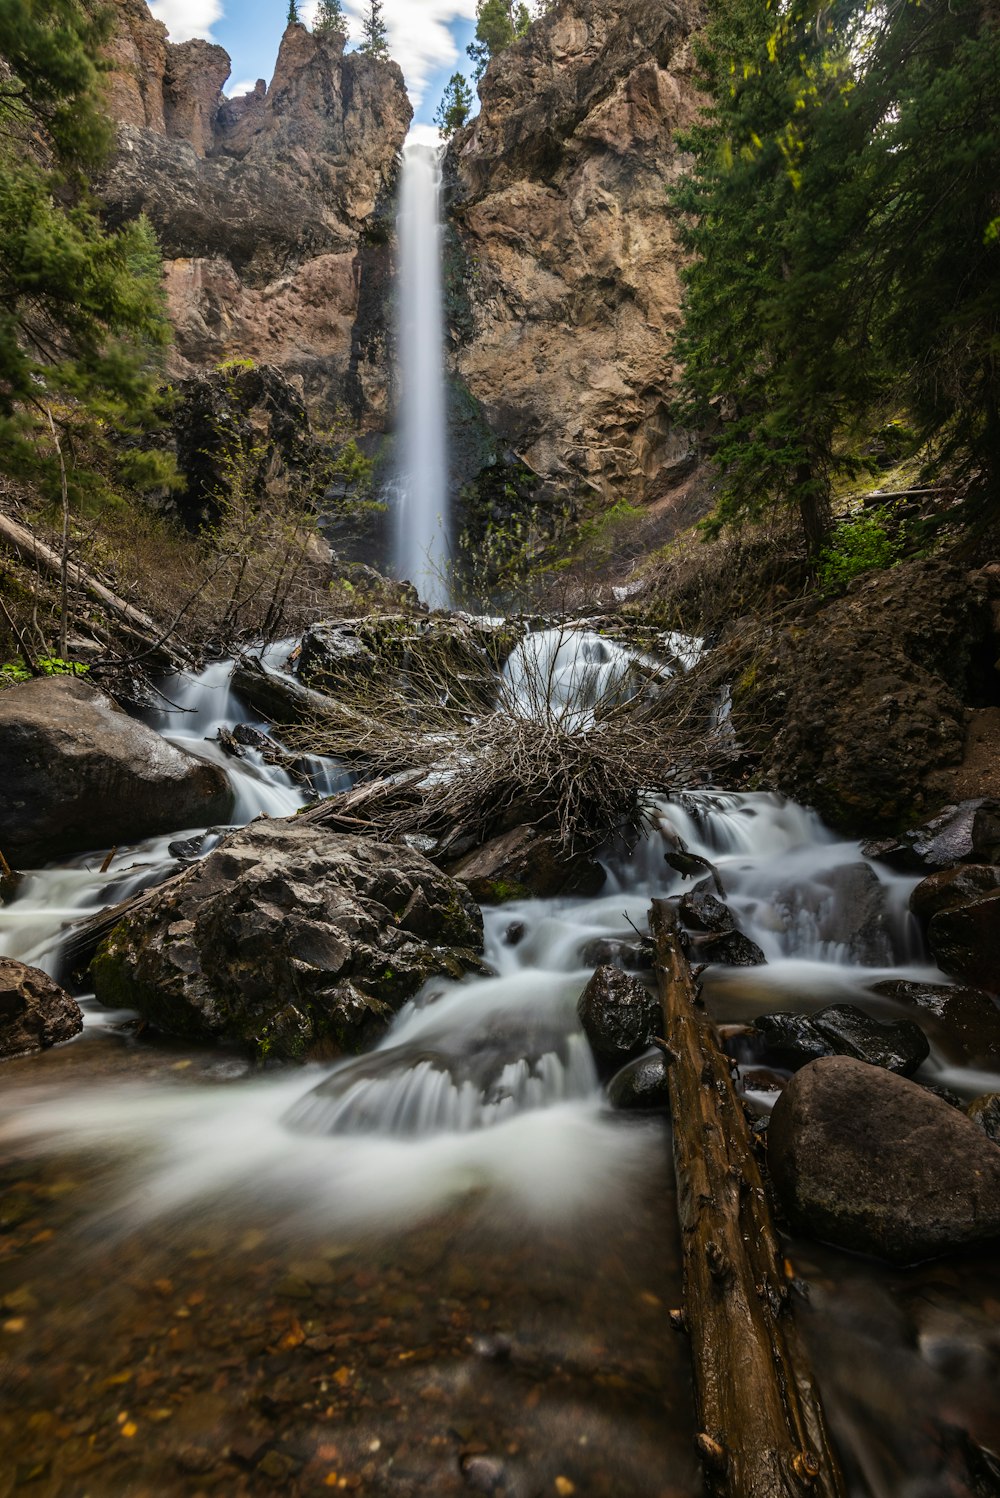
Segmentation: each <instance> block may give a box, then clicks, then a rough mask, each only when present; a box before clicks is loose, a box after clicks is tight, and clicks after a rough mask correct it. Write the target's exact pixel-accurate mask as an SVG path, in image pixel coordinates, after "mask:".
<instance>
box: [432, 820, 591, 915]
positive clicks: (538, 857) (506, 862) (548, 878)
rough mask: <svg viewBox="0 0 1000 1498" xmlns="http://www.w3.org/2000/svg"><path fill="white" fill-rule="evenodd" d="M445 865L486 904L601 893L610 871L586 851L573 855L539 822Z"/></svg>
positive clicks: (501, 834)
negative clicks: (538, 826) (605, 870)
mask: <svg viewBox="0 0 1000 1498" xmlns="http://www.w3.org/2000/svg"><path fill="white" fill-rule="evenodd" d="M445 867H446V868H447V870H448V873H449V874H451V876H452V878H454V879H460V880H461V881H462V883H463V884H465V885H466V886H467V887H468V889H469V891H470V893H471V895H472V897H473V899H475V900H478V902H479V904H480V905H506V904H507V903H508V902H509V901H511V900H526V899H528V898H529V897H531V896H534V897H535V898H537V899H542V900H547V899H554V898H555V897H556V896H558V895H596V894H597V893H598V891H599V890H600V889H601V888H602V886H603V884H604V881H605V878H606V875H605V872H604V870H603V869H602V867H601V865H600V864H599V863H596V862H595V860H594V859H592V858H590V857H589V856H588V855H587V854H585V853H578V854H573V855H570V856H567V854H565V853H564V852H563V851H562V849H561V848H560V846H559V842H558V839H557V838H555V837H553V836H552V835H551V834H549V833H545V832H540V831H539V830H538V829H537V828H536V827H513V828H511V830H510V831H509V832H501V833H500V834H499V835H498V836H497V837H493V838H490V840H489V841H488V842H486V843H483V844H482V846H481V847H479V848H474V849H473V850H472V852H471V853H467V854H466V855H465V856H464V857H462V858H459V859H457V860H456V861H454V862H446V863H445Z"/></svg>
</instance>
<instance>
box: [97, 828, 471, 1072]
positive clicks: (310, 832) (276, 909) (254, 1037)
mask: <svg viewBox="0 0 1000 1498" xmlns="http://www.w3.org/2000/svg"><path fill="white" fill-rule="evenodd" d="M481 946H482V916H481V914H480V912H479V909H478V907H477V906H476V905H475V904H474V903H473V901H472V900H471V899H470V897H469V895H468V893H467V891H466V890H464V889H463V888H462V886H461V885H459V884H457V883H456V882H455V881H453V880H451V879H449V878H448V877H447V875H445V874H442V873H441V871H440V870H439V869H436V868H435V867H434V865H433V864H431V863H429V862H428V860H427V859H425V858H424V857H423V855H422V854H420V853H417V852H414V851H413V850H412V849H410V848H407V847H405V846H400V845H395V844H394V845H392V846H389V845H385V844H381V843H377V842H373V841H370V840H369V839H367V838H357V837H347V836H344V835H342V834H339V833H335V832H331V831H330V830H329V829H327V828H324V827H322V826H318V825H315V824H312V825H310V824H308V823H306V822H303V821H287V822H285V821H269V820H267V819H266V818H265V819H261V820H259V821H257V822H254V823H251V825H250V826H249V827H246V828H244V829H243V830H242V831H240V832H236V833H233V834H231V835H230V836H229V837H227V838H226V839H225V840H224V841H223V842H222V843H221V845H220V846H219V847H218V848H217V849H215V851H214V852H212V853H210V854H209V855H208V857H207V858H205V859H204V860H202V861H201V862H200V863H197V864H195V865H194V866H193V867H192V868H190V869H188V870H187V871H186V872H185V873H184V874H182V875H181V876H180V877H179V878H178V879H176V880H173V881H172V882H171V883H170V885H169V886H168V887H167V888H165V889H164V890H163V891H162V892H158V893H157V894H154V895H153V897H152V899H151V900H150V901H149V902H148V903H147V904H146V905H144V906H143V908H142V909H141V910H140V911H137V912H135V913H134V914H132V915H127V916H126V917H125V918H124V919H123V920H122V921H121V922H120V923H119V925H118V926H116V927H115V929H114V931H113V932H112V933H111V935H110V936H109V937H108V938H107V940H106V941H105V942H104V943H103V945H102V946H101V948H100V950H99V952H98V955H97V957H96V958H95V960H94V963H93V968H92V972H93V978H94V985H95V989H96V992H97V997H98V998H99V999H100V1000H101V1002H102V1003H107V1004H111V1005H113V1006H115V1007H119V1006H125V1007H129V1008H134V1009H138V1010H139V1012H140V1013H141V1014H142V1015H144V1016H145V1018H147V1019H148V1020H149V1021H151V1022H152V1023H153V1024H155V1025H157V1026H158V1027H159V1028H160V1029H163V1030H166V1031H169V1032H171V1033H173V1034H176V1035H182V1036H185V1037H187V1038H189V1039H196V1040H216V1039H217V1040H227V1041H235V1042H241V1043H244V1044H246V1045H248V1046H250V1047H251V1048H252V1049H253V1050H254V1051H255V1052H256V1053H257V1055H258V1056H260V1057H267V1056H279V1057H300V1056H307V1055H310V1054H312V1055H316V1054H321V1053H322V1054H326V1055H336V1054H340V1053H343V1052H356V1051H360V1050H362V1049H364V1048H366V1047H367V1046H369V1045H370V1044H371V1043H372V1042H374V1041H375V1040H376V1039H378V1038H379V1037H380V1036H381V1035H382V1034H383V1033H384V1031H385V1030H386V1028H387V1026H388V1024H389V1021H390V1019H391V1018H392V1015H393V1014H394V1013H395V1012H396V1010H398V1009H399V1008H400V1006H401V1005H402V1004H403V1003H404V1002H405V1001H406V1000H407V999H408V998H411V997H412V996H413V994H414V993H416V991H417V989H418V988H419V987H420V986H421V984H422V983H423V982H424V980H425V979H427V978H430V977H434V976H437V975H448V976H451V977H460V976H461V975H462V973H463V972H464V971H465V970H467V969H468V968H469V967H474V966H477V965H478V959H477V957H476V955H475V954H476V953H477V952H478V951H479V950H480V949H481Z"/></svg>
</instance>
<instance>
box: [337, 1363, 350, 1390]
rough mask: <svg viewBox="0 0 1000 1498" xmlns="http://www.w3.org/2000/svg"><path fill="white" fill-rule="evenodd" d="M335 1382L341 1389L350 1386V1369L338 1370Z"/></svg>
mask: <svg viewBox="0 0 1000 1498" xmlns="http://www.w3.org/2000/svg"><path fill="white" fill-rule="evenodd" d="M333 1381H334V1383H335V1384H339V1385H340V1387H341V1388H343V1387H344V1385H345V1384H349V1383H350V1381H351V1370H350V1368H338V1369H337V1371H336V1373H335V1374H334V1375H333Z"/></svg>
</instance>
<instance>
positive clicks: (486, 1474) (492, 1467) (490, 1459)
mask: <svg viewBox="0 0 1000 1498" xmlns="http://www.w3.org/2000/svg"><path fill="white" fill-rule="evenodd" d="M461 1468H462V1476H463V1477H464V1478H465V1485H466V1487H467V1488H471V1490H472V1491H473V1492H474V1493H495V1492H496V1490H497V1488H499V1487H502V1485H503V1481H504V1474H505V1468H504V1464H503V1462H502V1461H501V1459H500V1458H499V1457H498V1456H480V1455H476V1456H463V1457H462V1460H461Z"/></svg>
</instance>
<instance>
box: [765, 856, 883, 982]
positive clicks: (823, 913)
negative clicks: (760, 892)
mask: <svg viewBox="0 0 1000 1498" xmlns="http://www.w3.org/2000/svg"><path fill="white" fill-rule="evenodd" d="M773 903H774V908H775V910H776V911H777V912H778V914H779V915H780V916H781V918H782V921H783V923H784V926H785V929H786V930H794V928H795V927H796V925H797V924H799V923H800V921H801V920H802V916H803V914H805V915H806V916H807V917H809V918H810V919H811V921H812V922H813V923H814V925H815V930H816V936H817V938H818V940H819V941H821V942H824V943H826V944H827V945H828V946H830V947H835V948H839V949H840V950H841V951H842V953H843V955H844V956H845V957H846V958H847V959H848V960H849V961H851V962H857V963H862V964H864V965H866V966H870V967H880V966H886V965H887V964H889V963H890V962H891V961H892V956H893V952H892V939H891V936H890V926H889V912H888V908H887V905H886V899H885V887H884V886H883V884H882V883H881V881H880V880H879V877H878V875H877V874H876V873H875V870H874V869H873V868H872V867H871V865H870V864H867V863H863V862H860V861H859V862H857V863H845V864H839V865H838V866H837V867H836V868H833V869H824V870H823V871H822V872H820V873H817V874H815V875H814V876H812V877H811V878H810V879H807V880H799V881H797V882H796V883H795V884H791V885H788V886H786V887H784V888H782V889H781V890H779V891H778V892H777V894H776V895H775V896H774V902H773Z"/></svg>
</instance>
